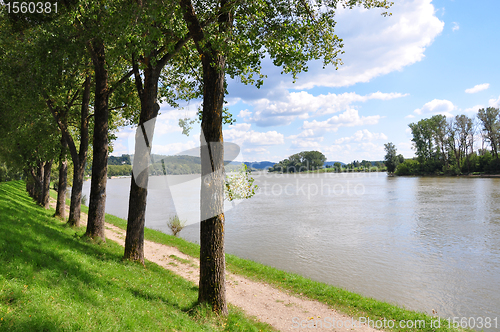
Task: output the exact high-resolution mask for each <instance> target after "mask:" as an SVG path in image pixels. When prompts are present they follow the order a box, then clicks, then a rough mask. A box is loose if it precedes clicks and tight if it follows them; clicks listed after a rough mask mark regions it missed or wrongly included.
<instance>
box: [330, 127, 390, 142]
mask: <svg viewBox="0 0 500 332" xmlns="http://www.w3.org/2000/svg"><path fill="white" fill-rule="evenodd" d="M386 139H387V136H386V135H385V134H384V133H372V132H370V131H369V130H368V129H363V130H358V131H357V132H355V133H354V135H353V136H350V137H342V138H339V139H336V140H335V144H345V143H349V142H370V141H373V140H386Z"/></svg>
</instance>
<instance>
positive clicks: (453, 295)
mask: <svg viewBox="0 0 500 332" xmlns="http://www.w3.org/2000/svg"><path fill="white" fill-rule="evenodd" d="M254 177H256V181H255V183H256V184H257V185H258V186H259V187H260V190H259V192H258V194H257V195H255V196H254V197H253V198H252V199H250V200H247V201H244V202H243V203H241V204H239V205H237V206H235V207H234V208H233V209H231V210H229V211H228V212H227V213H226V251H227V252H228V253H231V254H235V255H237V256H240V257H243V258H248V259H251V260H255V261H258V262H261V263H264V264H267V265H272V266H274V267H277V268H279V269H283V270H287V271H292V272H296V273H299V274H301V275H304V276H306V277H309V278H312V279H314V280H319V281H322V282H326V283H329V284H332V285H336V286H339V287H343V288H346V289H349V290H351V291H354V292H358V293H361V294H363V295H367V296H371V297H374V298H376V299H379V300H385V301H388V302H391V303H397V304H400V305H404V306H405V307H407V308H410V309H416V310H421V311H425V312H427V313H431V311H432V309H435V310H437V312H438V314H439V315H440V316H442V317H449V316H451V317H454V316H455V317H479V316H483V317H484V316H488V317H499V318H500V204H499V203H500V179H478V178H449V177H446V178H414V177H387V176H386V175H385V174H382V173H377V174H365V175H364V176H363V174H362V175H357V174H350V175H349V176H341V175H338V174H322V175H318V174H315V175H309V176H307V177H306V176H304V175H287V176H284V175H282V176H279V177H277V176H272V177H271V176H269V175H267V174H264V173H259V174H255V175H254ZM108 183H109V185H108V200H107V203H106V208H107V212H108V213H112V214H115V215H117V216H120V217H123V218H126V215H127V206H128V190H129V189H128V187H129V185H130V179H114V180H110V181H109V182H108ZM152 183H153V184H157V186H156V187H155V189H153V190H150V192H149V195H148V208H147V215H146V216H147V217H146V218H147V222H146V226H147V227H150V228H156V229H160V230H163V231H165V232H168V230H167V229H166V225H165V224H166V220H167V219H168V216H170V215H172V214H174V213H175V212H174V211H175V207H174V203H173V201H174V200H173V199H172V196H171V195H170V192H169V191H168V190H165V188H163V189H162V188H161V185H158V184H159V183H161V182H160V180H159V179H155V178H154V177H153V178H152ZM88 186H90V182H87V183H86V189H87V190H88ZM184 194H185V195H186V196H188V197H189V196H190V195H191V196H193V195H198V196H199V192H198V191H197V189H196V188H192V189H186V192H185V193H184ZM176 195H178V194H176ZM193 197H195V196H193ZM176 204H177V203H176ZM176 207H177V208H178V209H179V208H182V209H184V210H185V209H186V208H187V209H191V210H192V211H193V213H194V214H193V215H194V216H196V213H198V212H197V209H198V206H196V204H191V205H189V206H183V207H179V206H176ZM198 232H199V224H194V225H190V226H188V227H186V228H185V229H184V230H183V231H182V232H181V233H180V234H181V236H182V237H184V238H186V239H188V240H190V241H193V242H198V238H199V233H198Z"/></svg>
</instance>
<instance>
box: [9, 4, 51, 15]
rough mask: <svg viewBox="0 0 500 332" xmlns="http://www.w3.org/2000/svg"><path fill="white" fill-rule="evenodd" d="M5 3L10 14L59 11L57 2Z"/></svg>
mask: <svg viewBox="0 0 500 332" xmlns="http://www.w3.org/2000/svg"><path fill="white" fill-rule="evenodd" d="M4 5H5V7H6V9H7V12H8V13H9V14H10V13H13V14H28V13H29V14H35V13H36V14H50V13H57V2H54V3H52V2H8V3H5V4H4Z"/></svg>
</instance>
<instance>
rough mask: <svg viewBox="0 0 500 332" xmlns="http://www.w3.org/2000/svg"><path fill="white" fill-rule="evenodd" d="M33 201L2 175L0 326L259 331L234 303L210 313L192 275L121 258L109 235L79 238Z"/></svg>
mask: <svg viewBox="0 0 500 332" xmlns="http://www.w3.org/2000/svg"><path fill="white" fill-rule="evenodd" d="M53 213H54V210H44V209H43V208H41V207H39V206H37V205H36V204H35V203H34V202H33V201H32V200H31V199H30V198H29V197H28V195H27V194H26V193H25V192H24V183H23V182H20V181H19V182H7V183H0V220H1V222H0V261H1V262H2V264H0V331H77V330H79V331H165V330H166V331H174V330H177V331H249V330H250V331H259V330H269V329H270V328H269V327H268V326H267V325H265V324H262V323H259V322H254V321H252V320H249V319H247V318H245V316H244V315H243V314H242V313H241V312H240V311H239V310H236V309H235V308H230V314H229V316H228V318H218V317H209V316H207V314H206V310H204V309H203V308H201V307H199V306H198V305H197V303H196V300H197V295H198V290H197V287H196V286H194V285H193V284H192V283H190V282H188V281H186V280H184V279H182V278H181V277H178V276H176V275H174V274H172V273H171V272H169V271H168V270H165V269H163V268H161V267H159V266H158V265H156V264H154V263H150V262H148V263H147V268H143V267H142V266H141V265H139V264H135V263H129V262H127V261H123V260H122V257H123V248H122V247H121V246H119V245H118V244H116V243H114V242H113V241H107V243H101V244H95V243H90V242H87V241H85V240H83V239H82V238H81V235H82V234H83V232H84V230H83V229H78V230H76V232H75V229H72V228H68V227H66V226H65V225H64V224H62V223H61V222H60V221H59V220H57V219H55V218H53V217H52V215H53Z"/></svg>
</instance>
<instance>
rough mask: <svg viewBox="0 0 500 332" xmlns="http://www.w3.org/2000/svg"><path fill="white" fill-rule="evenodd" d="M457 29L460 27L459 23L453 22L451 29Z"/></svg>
mask: <svg viewBox="0 0 500 332" xmlns="http://www.w3.org/2000/svg"><path fill="white" fill-rule="evenodd" d="M458 29H460V25H458V23H457V22H453V28H451V30H452V31H453V32H455V31H457V30H458Z"/></svg>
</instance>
